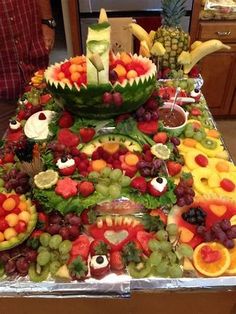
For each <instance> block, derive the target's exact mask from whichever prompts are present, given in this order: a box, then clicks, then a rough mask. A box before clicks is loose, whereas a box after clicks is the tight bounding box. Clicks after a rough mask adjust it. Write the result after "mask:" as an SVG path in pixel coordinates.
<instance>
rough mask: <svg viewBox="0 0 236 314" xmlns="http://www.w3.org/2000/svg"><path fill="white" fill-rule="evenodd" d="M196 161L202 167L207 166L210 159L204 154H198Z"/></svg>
mask: <svg viewBox="0 0 236 314" xmlns="http://www.w3.org/2000/svg"><path fill="white" fill-rule="evenodd" d="M195 161H196V163H197V164H198V165H199V166H200V167H206V166H207V165H208V159H207V157H205V156H204V155H202V154H198V155H197V156H196V157H195Z"/></svg>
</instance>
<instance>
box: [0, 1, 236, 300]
mask: <svg viewBox="0 0 236 314" xmlns="http://www.w3.org/2000/svg"><path fill="white" fill-rule="evenodd" d="M172 2H173V1H172ZM176 2H177V1H176ZM178 3H179V4H178V6H177V9H178V10H179V11H178V12H177V13H178V17H179V18H180V17H181V14H182V12H183V3H184V1H178ZM172 9H173V8H172ZM175 10H176V7H175ZM163 14H164V15H165V19H164V21H165V23H166V24H165V25H163V26H162V27H161V29H159V30H158V31H157V32H156V33H155V34H154V35H155V36H153V33H150V34H147V33H146V32H145V31H144V30H143V29H141V28H140V26H139V25H137V24H135V25H134V24H133V23H132V24H131V25H129V26H128V27H129V28H130V30H131V32H132V33H133V34H134V35H135V36H136V37H137V38H139V39H140V53H139V54H134V55H133V54H131V53H127V52H125V51H124V52H121V53H119V54H117V55H115V54H114V53H113V52H112V51H110V32H111V30H110V25H109V20H108V19H107V16H106V12H105V10H101V13H100V17H99V21H98V24H95V25H92V26H90V27H89V32H88V39H87V52H86V56H75V57H71V58H70V59H68V60H64V61H62V62H58V63H55V64H53V65H51V66H49V67H48V68H47V69H46V70H45V71H44V70H39V71H37V72H36V73H35V75H34V76H33V77H32V79H31V82H30V84H29V85H28V86H27V87H26V90H25V92H24V93H23V94H22V95H21V96H20V98H19V100H18V107H17V111H16V114H15V116H13V117H12V118H11V120H10V121H9V127H8V129H7V131H6V134H5V137H4V139H3V140H2V141H1V146H0V276H1V288H0V295H8V296H10V295H16V294H18V295H24V296H26V295H51V296H57V295H60V296H61V295H73V296H81V295H83V296H84V295H104V296H105V295H122V296H127V295H129V294H130V291H131V290H135V289H136V290H137V289H138V290H151V289H186V288H206V287H207V288H209V287H212V288H214V287H218V288H219V287H222V288H223V287H232V286H234V285H235V278H236V277H234V276H235V275H236V246H235V244H236V166H235V165H234V163H233V162H232V160H231V158H230V155H229V153H228V151H227V149H226V148H225V145H224V143H223V141H222V138H221V134H220V133H219V131H218V130H217V128H216V125H215V123H214V120H213V119H212V116H211V114H210V112H209V110H208V107H207V104H206V101H205V98H204V96H203V95H202V93H201V91H200V90H199V89H197V88H196V86H195V84H194V81H193V78H194V73H195V74H196V73H197V69H196V68H195V70H194V71H192V74H191V75H190V74H189V73H190V71H191V70H192V69H194V66H195V65H196V63H197V62H198V61H199V60H200V58H201V57H204V56H205V55H207V54H209V53H211V52H213V51H216V50H218V49H223V48H227V47H225V46H224V45H223V44H222V43H221V42H219V41H208V42H205V43H195V47H192V48H190V47H189V40H188V35H187V34H183V31H181V30H180V29H178V32H177V30H176V23H177V21H176V20H175V21H172V24H171V21H170V16H173V12H172V11H171V6H170V1H168V0H166V1H163ZM172 28H174V29H175V32H174V35H173V36H172V37H173V38H172V37H171V35H170V34H171V33H172V32H173V29H172ZM163 36H164V37H163ZM178 36H179V37H180V38H181V39H182V40H183V43H184V44H183V46H182V48H183V49H182V50H181V49H180V48H178V49H179V50H178V49H174V48H176V47H175V46H174V47H172V48H171V49H172V50H171V51H169V49H168V47H170V46H169V44H168V42H167V43H166V37H167V41H168V40H169V41H170V40H171V41H172V45H177V44H176V43H175V42H174V37H175V38H177V37H178ZM161 37H162V39H161ZM151 38H152V40H151ZM188 49H190V50H188ZM171 52H172V53H171ZM167 73H168V80H165V79H164V80H162V79H159V78H161V77H162V78H166V75H167ZM182 75H185V76H184V77H182V78H181V77H180V76H182ZM197 75H198V73H197ZM176 82H177V83H178V84H176Z"/></svg>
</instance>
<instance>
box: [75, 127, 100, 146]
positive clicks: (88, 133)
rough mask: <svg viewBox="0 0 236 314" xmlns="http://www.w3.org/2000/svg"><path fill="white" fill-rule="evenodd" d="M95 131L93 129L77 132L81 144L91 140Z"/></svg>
mask: <svg viewBox="0 0 236 314" xmlns="http://www.w3.org/2000/svg"><path fill="white" fill-rule="evenodd" d="M95 133H96V132H95V130H94V128H81V129H80V130H79V135H80V137H81V141H82V142H83V143H88V142H90V141H91V140H92V138H93V137H94V135H95Z"/></svg>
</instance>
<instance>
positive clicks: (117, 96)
mask: <svg viewBox="0 0 236 314" xmlns="http://www.w3.org/2000/svg"><path fill="white" fill-rule="evenodd" d="M112 99H113V103H114V104H115V106H117V107H120V106H121V105H122V104H123V102H124V101H123V97H122V95H121V93H119V92H115V93H114V94H113V95H112Z"/></svg>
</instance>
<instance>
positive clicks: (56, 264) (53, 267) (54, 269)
mask: <svg viewBox="0 0 236 314" xmlns="http://www.w3.org/2000/svg"><path fill="white" fill-rule="evenodd" d="M60 267H61V264H60V262H58V261H54V262H52V263H51V264H50V266H49V270H50V273H51V275H52V276H55V275H56V273H57V271H58V269H59V268H60Z"/></svg>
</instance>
